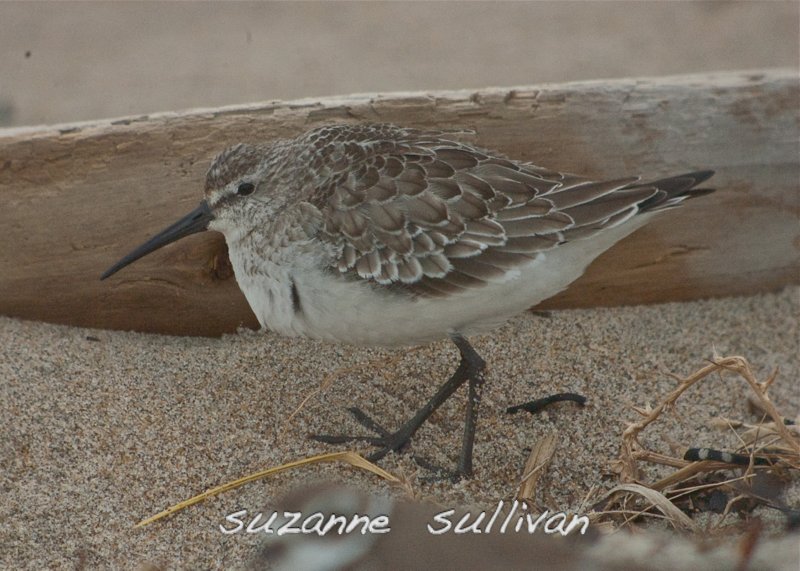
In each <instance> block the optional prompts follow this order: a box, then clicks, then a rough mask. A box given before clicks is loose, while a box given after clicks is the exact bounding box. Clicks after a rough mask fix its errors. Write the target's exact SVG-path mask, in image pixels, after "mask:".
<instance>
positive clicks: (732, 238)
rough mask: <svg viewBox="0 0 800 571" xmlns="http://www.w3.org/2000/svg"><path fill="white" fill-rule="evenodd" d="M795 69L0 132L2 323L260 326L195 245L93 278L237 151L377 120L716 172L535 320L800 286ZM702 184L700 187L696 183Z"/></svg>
mask: <svg viewBox="0 0 800 571" xmlns="http://www.w3.org/2000/svg"><path fill="white" fill-rule="evenodd" d="M798 110H800V82H798V77H797V73H796V71H794V70H769V71H757V72H737V73H720V74H714V75H707V74H704V75H691V76H680V77H662V78H656V79H631V80H620V81H599V82H585V83H571V84H564V85H543V86H535V87H519V88H514V89H498V88H491V89H483V90H479V91H448V92H435V93H393V94H384V95H353V96H348V97H338V98H325V99H314V100H310V99H309V100H301V101H292V102H270V103H260V104H254V105H243V106H237V107H226V108H220V109H208V110H192V111H188V112H181V113H163V114H157V115H148V116H141V117H129V118H125V119H118V120H108V121H97V122H90V123H80V124H70V125H61V126H47V127H33V128H27V127H26V128H16V129H5V130H0V197H1V200H0V204H2V208H1V209H0V230H1V231H2V240H1V241H0V268H2V272H0V314H3V315H8V316H14V317H21V318H25V319H36V320H42V321H48V322H54V323H66V324H71V325H81V326H92V327H103V328H114V329H133V330H139V331H153V332H162V333H174V334H189V335H218V334H220V333H222V332H228V331H233V330H235V329H236V327H237V326H239V325H245V326H251V327H252V326H255V325H256V322H255V319H254V317H253V315H252V314H251V312H250V310H249V308H248V306H247V303H246V302H245V299H244V297H243V295H242V294H241V293H240V291H239V289H238V287H237V286H236V281H235V279H234V277H233V274H232V271H231V268H230V265H229V263H228V260H227V253H226V248H225V244H224V241H223V239H222V237H221V236H220V235H217V234H212V233H207V234H202V235H197V236H192V237H190V238H187V239H185V240H183V241H181V242H179V243H177V244H174V245H172V246H169V247H167V248H164V249H163V250H161V251H159V252H157V253H155V254H153V255H150V256H148V257H147V258H145V259H143V260H141V261H139V262H137V263H136V264H134V265H133V266H131V267H129V268H126V269H125V270H124V271H123V272H121V273H120V274H118V275H117V276H114V277H113V278H112V279H110V280H107V281H104V282H100V281H99V279H98V278H99V276H100V274H101V272H102V271H103V270H104V269H106V268H107V267H108V266H109V265H110V264H111V263H113V262H114V261H116V260H117V259H118V258H119V257H120V256H122V255H123V254H125V253H127V252H128V251H129V250H130V249H131V248H132V247H133V246H136V245H138V244H139V243H140V242H142V241H143V240H144V239H146V238H148V237H149V236H150V235H152V234H153V233H155V232H156V231H158V230H160V229H161V228H162V227H164V226H165V225H167V224H169V223H171V222H172V221H174V220H175V219H177V218H178V217H179V216H181V215H183V214H184V213H185V212H188V211H189V210H191V209H192V208H194V207H195V206H196V204H197V203H198V202H199V200H200V199H201V197H202V186H203V184H202V183H203V177H204V173H205V171H206V168H207V167H208V165H209V162H210V160H211V159H212V157H213V156H214V155H215V154H216V153H217V152H218V151H220V150H221V149H222V148H224V147H225V146H227V145H229V144H231V143H235V142H243V141H244V142H246V141H251V142H252V141H266V140H270V139H273V138H276V137H284V136H294V135H296V134H298V133H300V132H302V131H304V130H305V129H308V128H310V127H313V126H316V125H322V124H325V123H334V122H358V121H380V122H392V123H397V124H401V125H406V126H417V127H448V128H454V127H463V128H467V129H473V130H474V131H475V133H476V134H475V136H474V140H473V142H475V143H476V144H478V145H480V146H483V147H487V148H490V149H495V150H498V151H500V152H502V153H505V154H507V155H509V156H512V157H514V158H517V159H522V160H527V161H531V162H533V163H535V164H539V165H543V166H547V167H551V168H554V169H558V170H566V171H572V172H576V173H580V174H586V175H592V176H597V177H619V176H624V175H629V174H639V173H641V174H644V175H647V176H653V177H657V176H660V175H669V174H676V173H680V172H682V171H689V170H693V169H701V168H703V169H705V168H711V169H715V170H716V171H717V174H716V176H715V177H714V178H713V179H712V180H711V181H710V182H711V183H712V184H711V186H714V187H716V188H717V189H718V191H717V192H716V193H715V194H713V195H710V196H708V197H704V198H703V199H701V200H696V201H691V202H690V203H687V204H686V206H685V207H684V208H681V209H678V210H675V211H672V212H670V213H669V214H668V215H665V216H663V217H662V218H661V219H660V220H657V221H655V222H653V223H652V224H651V225H649V226H648V227H646V228H644V229H642V230H640V231H638V232H637V233H635V234H634V235H632V236H631V237H629V238H628V239H626V240H625V241H623V242H622V243H620V244H619V245H617V246H616V247H615V248H613V249H612V250H611V251H609V252H607V253H606V254H604V255H603V256H601V257H600V258H599V259H598V260H597V261H596V262H595V263H594V264H593V265H592V266H591V267H590V269H589V271H588V272H587V273H586V275H585V276H584V277H583V278H581V279H580V280H579V281H578V282H576V283H575V284H574V285H573V286H572V287H570V288H569V289H568V290H567V291H565V292H563V293H561V294H560V295H558V296H556V297H555V298H552V299H551V300H549V301H547V302H546V303H545V304H543V305H542V306H541V307H543V308H544V307H546V308H568V307H588V306H598V305H618V304H634V303H653V302H664V301H673V300H690V299H696V298H702V297H709V296H722V295H737V294H752V293H756V292H763V291H770V290H775V289H777V288H781V287H783V286H785V285H786V284H790V283H798V282H800V267H799V266H798V250H800V225H799V224H798V219H799V215H800V189H799V188H798V181H800V158H799V157H800V153H799V151H800V149H799V145H800V143H799V141H800V112H799V111H798ZM707 185H708V183H707Z"/></svg>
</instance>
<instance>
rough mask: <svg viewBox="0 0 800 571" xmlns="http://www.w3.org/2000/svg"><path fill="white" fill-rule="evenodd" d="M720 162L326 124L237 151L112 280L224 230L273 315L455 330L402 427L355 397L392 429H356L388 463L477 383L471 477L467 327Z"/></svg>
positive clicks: (369, 326) (314, 332) (277, 327)
mask: <svg viewBox="0 0 800 571" xmlns="http://www.w3.org/2000/svg"><path fill="white" fill-rule="evenodd" d="M462 133H463V132H462ZM712 174H713V171H707V170H706V171H697V172H692V173H688V174H682V175H679V176H674V177H670V178H664V179H660V180H656V181H651V182H640V179H639V177H638V176H634V177H626V178H619V179H614V180H603V181H593V180H590V179H587V178H584V177H580V176H576V175H573V174H567V173H561V172H556V171H552V170H548V169H545V168H541V167H538V166H535V165H532V164H528V163H522V162H518V161H514V160H511V159H509V158H506V157H504V156H501V155H499V154H497V153H493V152H490V151H487V150H484V149H480V148H476V147H474V146H471V145H469V144H466V143H464V142H461V141H460V140H459V136H458V134H457V132H454V131H432V130H417V129H409V128H402V127H397V126H394V125H388V124H365V125H331V126H325V127H320V128H316V129H313V130H310V131H308V132H306V133H304V134H302V135H300V136H299V137H297V138H294V139H288V140H278V141H273V142H270V143H266V144H237V145H234V146H232V147H229V148H228V149H226V150H224V151H223V152H222V153H220V154H219V155H218V156H217V157H216V158H215V159H214V161H213V163H212V165H211V168H210V169H209V171H208V174H207V176H206V183H205V199H204V200H203V201H202V202H201V203H200V206H199V207H198V208H197V209H195V210H194V211H192V212H190V213H189V214H188V215H187V216H185V217H184V218H182V219H181V220H179V221H178V222H176V223H175V224H173V225H172V226H170V227H168V228H166V229H165V230H163V231H162V232H161V233H159V234H157V235H156V236H154V237H153V238H151V239H150V240H149V241H147V242H145V243H144V244H142V245H141V246H139V247H138V248H136V249H135V250H133V251H132V252H131V253H130V254H128V255H127V256H125V257H124V258H122V259H121V260H120V261H119V262H117V263H116V264H114V265H113V266H112V267H111V268H110V269H109V270H108V271H106V272H105V274H103V276H102V279H105V278H107V277H108V276H110V275H111V274H113V273H115V272H117V271H118V270H120V269H121V268H123V267H125V266H126V265H128V264H130V263H132V262H133V261H135V260H137V259H139V258H141V257H142V256H145V255H146V254H148V253H150V252H152V251H154V250H156V249H158V248H161V247H162V246H165V245H167V244H169V243H171V242H174V241H176V240H178V239H180V238H183V237H185V236H188V235H190V234H193V233H196V232H201V231H203V230H216V231H218V232H222V234H223V235H224V236H225V240H226V242H227V244H228V251H229V254H230V259H231V263H232V265H233V269H234V273H235V275H236V280H237V282H238V284H239V287H240V288H241V289H242V291H243V292H244V294H245V296H246V298H247V301H248V303H249V304H250V307H251V308H252V310H253V312H254V313H255V315H256V317H257V318H258V321H259V323H260V324H261V326H262V328H267V329H271V330H273V331H276V332H278V333H281V334H284V335H304V336H307V337H313V338H317V339H325V340H329V341H334V342H341V343H349V344H356V345H384V346H397V345H417V344H422V343H427V342H430V341H433V340H436V339H441V338H445V337H449V338H450V339H452V341H453V342H454V343H455V345H456V346H457V347H458V350H459V352H460V354H461V361H460V363H459V365H458V368H457V369H456V371H455V372H454V373H453V375H452V376H451V377H450V379H449V380H447V381H446V382H445V383H444V384H443V385H442V386H441V388H440V389H439V390H438V392H437V393H436V394H435V395H434V396H433V397H432V398H431V399H430V401H429V402H428V403H427V404H426V405H425V406H423V407H422V408H421V409H420V410H419V412H418V413H417V414H416V415H415V416H414V417H413V418H411V419H410V420H409V421H408V422H406V423H405V424H403V425H402V426H401V427H400V428H399V429H398V430H397V431H395V432H389V431H387V430H385V429H383V428H382V427H380V426H379V425H378V424H377V423H375V422H372V421H371V420H370V419H369V418H368V417H367V416H366V415H365V414H364V413H363V412H361V411H360V410H358V409H351V410H352V411H353V412H354V414H355V415H356V417H357V418H358V419H359V420H360V421H361V422H362V424H365V425H367V426H370V427H372V428H373V429H375V430H376V431H377V432H378V433H379V436H377V437H358V439H360V440H364V441H368V442H370V443H372V444H374V445H376V446H378V447H379V449H378V450H377V451H376V452H375V453H374V454H372V455H371V456H369V458H370V459H371V460H373V461H376V460H378V459H380V458H382V457H383V456H384V455H386V454H387V453H388V452H389V451H394V450H399V449H400V448H402V447H403V446H404V445H405V444H406V443H407V442H408V441H409V439H410V438H411V437H412V436H413V434H414V433H415V432H416V431H417V429H418V428H419V427H420V426H421V425H422V424H423V423H424V422H425V421H426V420H427V418H428V417H429V416H430V415H431V414H432V413H433V411H434V410H436V408H437V407H438V406H439V405H441V404H442V403H443V402H444V401H445V400H446V399H447V398H448V397H449V396H450V395H452V394H453V392H455V391H456V390H457V389H458V388H459V387H460V386H461V385H463V384H464V383H465V382H467V383H468V401H467V407H466V420H465V427H464V437H463V441H462V448H461V453H460V456H459V460H458V467H457V473H458V474H460V475H465V476H466V475H469V474H471V471H472V444H473V439H474V432H475V422H476V415H477V406H478V403H479V400H480V390H481V387H482V385H483V382H484V368H485V363H484V361H483V359H482V358H481V357H480V356H479V355H478V354H477V353H476V352H475V350H474V349H473V348H472V346H471V345H470V344H469V342H468V341H467V337H468V336H470V335H473V334H476V333H481V332H485V331H488V330H490V329H492V328H494V327H497V326H499V325H500V324H502V323H503V322H504V321H505V320H507V319H508V318H509V317H511V316H513V315H515V314H517V313H519V312H521V311H523V310H525V309H527V308H529V307H531V306H533V305H535V304H537V303H539V302H540V301H543V300H545V299H547V298H549V297H551V296H553V295H555V294H556V293H558V292H560V291H561V290H563V289H564V288H566V287H567V286H568V285H569V284H570V283H571V282H573V281H574V280H575V279H577V278H578V277H579V276H580V275H581V274H582V273H583V272H584V270H585V268H586V267H587V266H588V265H589V263H590V262H591V261H592V260H594V259H595V258H596V257H597V256H599V255H600V254H601V253H602V252H604V251H605V250H607V249H609V248H610V247H611V246H613V245H614V244H615V243H617V242H618V241H620V240H621V239H623V238H624V237H626V236H627V235H629V234H630V233H632V232H634V231H635V230H636V229H638V228H640V227H642V226H643V225H644V224H646V223H647V222H648V221H649V220H650V219H651V218H652V217H653V216H656V215H657V214H658V213H659V212H662V211H664V210H668V209H670V208H672V207H675V206H677V205H679V204H680V203H681V202H682V201H683V200H685V199H686V198H690V197H693V196H698V195H701V194H705V193H707V192H710V190H709V189H698V188H695V187H696V185H698V184H700V183H701V182H703V181H705V180H706V179H708V178H709V177H711V175H712ZM318 438H319V439H321V440H324V441H327V442H343V441H345V440H347V439H354V438H355V437H318Z"/></svg>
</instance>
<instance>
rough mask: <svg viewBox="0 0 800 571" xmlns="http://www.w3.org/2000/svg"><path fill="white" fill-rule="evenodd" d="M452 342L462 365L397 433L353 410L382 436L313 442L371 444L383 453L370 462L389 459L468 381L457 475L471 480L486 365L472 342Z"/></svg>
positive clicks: (460, 339) (459, 339)
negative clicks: (391, 453)
mask: <svg viewBox="0 0 800 571" xmlns="http://www.w3.org/2000/svg"><path fill="white" fill-rule="evenodd" d="M452 339H453V342H454V343H455V344H456V347H458V350H459V351H460V353H461V361H460V362H459V364H458V368H457V369H456V371H455V373H453V375H452V376H451V377H450V378H449V379H448V380H447V382H445V383H444V384H443V385H442V386H441V387H440V388H439V390H438V391H436V394H435V395H433V397H431V399H430V400H429V401H428V402H427V403H425V405H424V406H423V407H422V408H421V409H419V411H417V413H416V414H415V415H414V416H413V417H412V418H411V419H410V420H408V421H407V422H406V423H404V424H403V425H402V426H401V427H400V428H399V429H398V430H397V431H396V432H392V433H389V431H387V430H386V429H384V428H383V427H382V426H381V425H380V424H378V423H376V422H375V421H374V420H372V419H371V418H370V417H369V416H367V414H365V413H364V412H363V411H361V410H360V409H358V408H351V409H350V412H351V413H352V414H353V415H354V416H355V417H356V420H358V421H359V422H360V423H361V424H363V425H364V426H366V427H367V428H369V429H371V430H373V431H375V432H377V433H378V434H379V435H380V436H377V437H376V436H327V435H314V436H311V438H313V439H314V440H318V441H320V442H326V443H329V444H341V443H343V442H350V441H353V440H359V441H363V442H369V443H370V444H374V445H375V446H380V449H379V450H377V451H375V452H374V453H372V454H370V455H369V456H368V457H367V459H368V460H370V461H371V462H376V461H378V460H380V459H381V458H383V457H384V456H386V454H388V453H389V452H391V451H396V450H400V449H401V448H403V447H404V446H405V445H406V444H408V442H409V440H410V439H411V437H412V436H413V435H414V433H416V432H417V430H419V428H420V427H421V426H422V425H423V424H424V423H425V421H426V420H428V418H430V416H431V415H432V414H433V413H434V411H435V410H436V409H438V408H439V407H440V406H441V405H442V404H443V403H444V402H445V401H446V400H447V399H448V398H450V396H451V395H452V394H453V393H454V392H456V391H457V390H458V388H459V387H460V386H461V385H463V384H464V383H465V382H467V381H469V394H468V401H467V413H466V420H465V423H464V438H463V442H462V445H461V454H460V456H459V459H458V468H457V470H458V475H459V476H469V475H470V474H471V473H472V447H473V441H474V438H475V425H476V419H477V414H478V405H479V404H480V400H481V389H482V387H483V383H484V375H483V372H484V369H485V368H486V363H485V362H484V360H483V359H481V357H480V355H478V354H477V353H476V352H475V349H473V348H472V346H471V345H470V344H469V342H468V341H467V340H466V339H465V338H464V337H461V336H460V335H453V336H452Z"/></svg>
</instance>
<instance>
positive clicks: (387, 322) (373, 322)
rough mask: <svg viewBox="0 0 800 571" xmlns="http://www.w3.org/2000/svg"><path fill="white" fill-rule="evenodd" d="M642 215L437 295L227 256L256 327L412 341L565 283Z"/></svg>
mask: <svg viewBox="0 0 800 571" xmlns="http://www.w3.org/2000/svg"><path fill="white" fill-rule="evenodd" d="M648 218H649V216H642V217H640V218H639V219H637V220H636V221H635V222H634V223H628V224H625V225H623V226H622V227H616V228H611V229H609V230H607V231H606V232H603V233H601V234H600V235H599V236H596V237H594V238H593V239H592V240H577V241H574V242H569V243H566V244H563V245H561V246H559V247H557V248H555V249H553V250H550V251H548V252H545V253H543V254H540V255H539V256H538V257H537V258H536V259H535V260H534V261H533V262H532V263H530V264H528V265H527V266H522V267H520V268H519V269H518V270H517V271H515V272H514V274H513V276H512V277H510V279H507V280H506V281H504V282H498V283H490V284H488V285H487V286H485V287H482V288H477V289H472V290H467V291H464V292H463V293H461V294H457V295H451V296H448V297H444V298H427V297H416V298H413V297H410V296H409V295H406V294H404V293H403V292H402V291H401V292H397V291H391V290H388V289H383V288H382V287H381V286H378V287H375V286H374V285H372V284H370V283H367V282H362V281H354V280H346V279H345V278H344V277H341V276H339V275H337V274H336V273H335V272H330V271H325V270H323V268H322V267H321V266H319V265H317V264H297V265H292V266H285V265H282V264H281V265H276V264H272V263H267V264H266V265H264V266H263V270H264V271H263V273H261V274H258V275H254V276H253V275H245V276H242V275H241V274H240V270H238V271H237V265H238V264H237V263H236V260H235V259H234V258H233V257H232V260H233V262H234V264H233V265H234V271H235V272H236V275H237V281H238V282H239V286H240V287H241V289H242V291H243V292H244V294H245V296H246V297H247V301H248V302H249V304H250V307H251V308H252V309H253V312H254V313H255V314H256V317H257V318H258V320H259V322H260V323H261V325H262V327H266V328H268V329H271V330H273V331H276V332H278V333H281V334H283V335H290V336H294V335H304V336H307V337H312V338H317V339H326V340H330V341H336V342H341V343H348V344H353V345H384V346H392V345H416V344H422V343H428V342H430V341H434V340H436V339H441V338H444V337H446V336H448V335H450V334H453V333H460V334H462V335H472V334H476V333H481V332H485V331H487V330H490V329H492V328H494V327H497V326H499V325H501V324H502V323H503V322H504V321H505V320H507V319H508V318H510V317H512V316H513V315H515V314H517V313H520V312H521V311H524V310H525V309H527V308H529V307H531V306H533V305H535V304H537V303H539V302H540V301H543V300H545V299H547V298H549V297H552V296H553V295H555V294H557V293H558V292H560V291H561V290H563V289H564V288H566V287H567V286H568V285H569V284H570V283H572V282H573V281H574V280H576V279H577V278H578V277H580V276H581V274H583V272H584V270H585V269H586V267H587V266H588V265H589V263H591V261H592V260H593V259H594V258H596V257H597V256H598V255H600V254H601V253H602V252H603V251H605V250H607V249H608V248H610V247H611V246H612V245H614V244H615V243H616V242H617V241H619V240H621V239H622V238H624V237H625V236H627V235H628V234H630V233H631V232H633V231H634V230H636V229H637V228H639V227H640V226H642V225H643V224H644V223H646V221H647V219H648ZM292 284H294V286H295V288H296V292H297V296H296V298H295V296H293V295H292Z"/></svg>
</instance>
